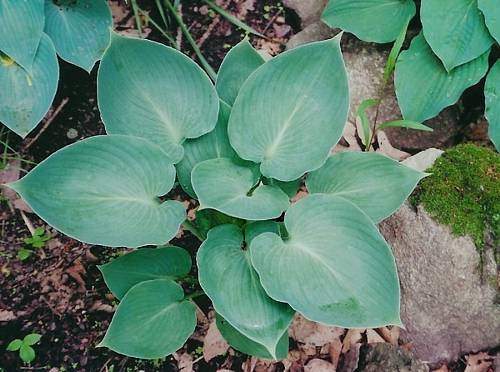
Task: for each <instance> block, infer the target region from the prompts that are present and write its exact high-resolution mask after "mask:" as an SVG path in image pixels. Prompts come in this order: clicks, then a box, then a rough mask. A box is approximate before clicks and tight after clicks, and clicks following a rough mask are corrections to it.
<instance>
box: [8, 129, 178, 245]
mask: <svg viewBox="0 0 500 372" xmlns="http://www.w3.org/2000/svg"><path fill="white" fill-rule="evenodd" d="M174 180H175V168H174V166H173V164H172V160H171V159H170V158H169V157H168V156H167V155H166V154H165V153H164V152H163V151H162V150H161V149H160V148H159V147H158V146H156V145H154V144H152V143H150V142H148V141H146V140H144V139H141V138H138V137H129V136H120V135H115V136H96V137H90V138H87V139H85V140H83V141H80V142H76V143H75V144H72V145H70V146H67V147H65V148H63V149H61V150H59V151H57V152H55V153H54V154H52V155H51V156H49V157H48V158H47V159H45V160H44V161H43V162H42V163H40V164H39V165H38V166H36V167H35V168H34V169H33V170H32V171H31V172H30V173H29V174H28V175H26V176H25V177H23V178H22V179H21V180H19V181H17V182H15V183H12V184H9V185H8V186H9V187H11V188H13V189H14V190H15V191H17V192H18V193H19V194H20V195H21V196H22V198H23V199H24V200H25V201H26V202H27V203H28V204H29V206H30V207H31V208H32V209H33V210H34V211H35V212H36V213H37V214H38V215H39V216H40V217H41V218H43V219H44V220H45V221H47V223H49V224H50V225H51V226H53V227H55V228H56V229H58V230H59V231H61V232H63V233H64V234H66V235H68V236H70V237H73V238H75V239H78V240H80V241H83V242H86V243H90V244H101V245H106V246H111V247H119V246H126V247H138V246H141V245H149V244H153V245H160V244H164V243H166V242H167V241H169V240H170V239H172V238H173V237H174V236H175V234H176V233H177V231H178V229H179V225H180V224H181V223H182V221H183V220H184V219H185V210H184V207H183V205H182V204H181V203H180V202H177V201H166V202H163V203H162V202H161V201H160V200H159V199H158V197H159V196H162V195H165V194H166V193H168V192H169V191H170V189H171V188H172V186H173V184H174Z"/></svg>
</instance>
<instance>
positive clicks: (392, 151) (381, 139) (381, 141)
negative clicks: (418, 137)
mask: <svg viewBox="0 0 500 372" xmlns="http://www.w3.org/2000/svg"><path fill="white" fill-rule="evenodd" d="M377 142H378V150H377V151H376V152H380V153H382V154H384V155H387V156H388V157H390V158H393V159H394V160H397V161H401V160H404V159H406V158H408V157H409V156H410V154H408V153H407V152H404V151H401V150H398V149H396V148H394V147H392V145H391V143H390V142H389V138H388V137H387V135H386V134H385V133H384V132H383V131H381V130H380V131H378V132H377Z"/></svg>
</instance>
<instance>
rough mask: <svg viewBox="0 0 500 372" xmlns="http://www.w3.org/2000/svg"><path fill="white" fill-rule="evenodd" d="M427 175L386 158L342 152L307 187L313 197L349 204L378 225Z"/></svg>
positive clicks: (317, 172)
mask: <svg viewBox="0 0 500 372" xmlns="http://www.w3.org/2000/svg"><path fill="white" fill-rule="evenodd" d="M425 175H426V174H425V173H421V172H417V171H415V170H413V169H412V168H408V167H406V166H404V165H403V164H400V163H398V162H397V161H394V160H392V159H390V158H388V157H386V156H384V155H380V154H375V153H373V152H342V153H337V154H335V155H332V156H331V157H330V158H329V159H328V160H327V162H326V163H325V165H323V166H322V167H321V168H320V169H318V170H317V171H315V172H312V173H310V174H309V176H308V177H307V181H306V185H307V189H308V190H309V192H310V193H324V194H332V195H335V196H339V197H342V198H344V199H347V200H349V201H350V202H352V203H353V204H355V205H356V206H357V207H358V208H359V209H361V210H362V211H363V212H365V213H366V214H367V215H368V216H369V217H370V218H371V219H372V220H373V221H374V222H376V223H378V222H380V221H382V220H383V219H384V218H386V217H389V216H390V215H391V214H392V213H394V212H395V211H396V210H397V209H398V208H399V207H400V206H401V204H402V203H403V202H404V201H405V200H406V198H407V197H408V196H409V195H410V194H411V192H412V191H413V189H414V188H415V186H417V183H418V182H419V181H420V180H421V179H422V178H423V177H425Z"/></svg>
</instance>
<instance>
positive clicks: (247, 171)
mask: <svg viewBox="0 0 500 372" xmlns="http://www.w3.org/2000/svg"><path fill="white" fill-rule="evenodd" d="M259 178H260V175H259V173H258V171H256V169H255V166H253V167H252V166H248V165H246V164H245V165H241V164H237V163H236V162H235V161H234V160H232V159H226V158H219V159H211V160H205V161H203V162H201V163H199V164H198V165H197V166H196V167H194V169H193V172H192V174H191V182H192V183H193V189H194V191H195V193H196V195H198V199H199V201H200V208H211V209H215V210H218V211H219V212H222V213H225V214H227V215H230V216H233V217H237V218H242V219H245V220H267V219H271V218H277V217H279V216H280V215H281V214H282V213H283V211H285V210H286V209H287V208H288V206H289V204H290V202H289V200H288V196H287V195H286V194H285V193H284V192H283V191H282V190H281V189H280V188H279V187H277V186H269V185H262V184H259V185H258V186H256V185H257V184H258V183H259V182H260V180H259Z"/></svg>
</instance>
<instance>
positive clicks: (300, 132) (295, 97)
mask: <svg viewBox="0 0 500 372" xmlns="http://www.w3.org/2000/svg"><path fill="white" fill-rule="evenodd" d="M348 107H349V92H348V86H347V75H346V70H345V67H344V62H343V60H342V54H341V52H340V37H337V38H334V39H331V40H326V41H318V42H314V43H309V44H306V45H303V46H300V47H297V48H294V49H292V50H289V51H287V52H285V53H282V54H280V55H279V56H277V57H275V58H273V59H272V60H270V61H268V62H266V63H265V64H264V65H262V66H261V67H259V68H258V69H257V70H256V71H255V72H254V73H253V74H252V75H251V76H250V77H249V78H248V79H247V81H246V82H245V83H244V84H243V87H242V88H241V90H240V93H239V94H238V97H237V98H236V102H235V103H234V106H233V110H232V111H231V117H230V118H229V126H228V132H229V140H230V141H231V145H232V146H233V147H234V149H235V150H236V152H237V153H238V155H239V156H240V157H241V158H243V159H245V160H251V161H253V162H256V163H261V164H260V171H261V173H262V174H263V175H264V176H265V177H269V178H274V179H277V180H280V181H293V180H296V179H297V178H299V177H300V176H302V175H303V174H304V173H306V172H308V171H311V170H314V169H317V168H319V167H320V166H321V165H323V163H324V162H325V161H326V159H327V157H328V154H329V153H330V150H331V148H332V147H333V146H334V145H335V144H336V143H337V142H338V140H339V138H340V136H341V135H342V130H343V128H344V125H345V122H346V118H347V110H348Z"/></svg>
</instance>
